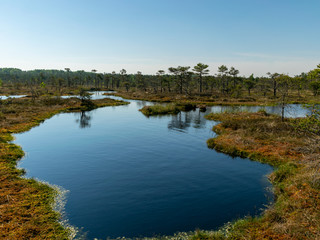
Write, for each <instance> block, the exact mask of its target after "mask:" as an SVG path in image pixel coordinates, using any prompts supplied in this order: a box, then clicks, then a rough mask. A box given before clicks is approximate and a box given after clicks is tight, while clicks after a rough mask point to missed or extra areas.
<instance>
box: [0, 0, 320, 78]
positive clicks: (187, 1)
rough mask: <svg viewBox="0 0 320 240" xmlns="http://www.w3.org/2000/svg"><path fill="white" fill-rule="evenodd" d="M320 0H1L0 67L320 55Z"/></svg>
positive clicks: (254, 66) (245, 71)
mask: <svg viewBox="0 0 320 240" xmlns="http://www.w3.org/2000/svg"><path fill="white" fill-rule="evenodd" d="M319 10H320V1H319V0H308V1H302V0H104V1H103V0H90V1H89V0H86V1H85V0H0V67H17V68H21V69H26V70H27V69H64V68H65V67H69V68H71V70H82V69H83V70H87V71H90V70H91V69H97V70H98V72H112V71H116V72H119V70H120V69H122V68H125V69H127V71H128V72H129V73H135V72H137V71H142V72H143V73H149V74H154V73H155V72H156V71H157V70H159V69H164V70H167V69H168V68H169V67H175V66H178V65H181V66H194V65H196V64H197V63H198V62H202V63H206V64H208V65H209V66H210V71H211V73H212V74H214V73H216V70H217V68H218V66H220V65H222V64H225V65H227V66H228V67H231V66H234V67H235V68H237V69H239V70H240V75H247V76H248V75H250V74H251V73H254V74H255V75H256V76H262V75H265V74H266V73H267V72H279V73H288V74H290V75H295V74H299V73H301V72H304V71H309V70H311V69H313V68H315V67H316V65H317V64H319V63H320V44H319V42H320V41H319V39H320V31H319V23H320V14H319Z"/></svg>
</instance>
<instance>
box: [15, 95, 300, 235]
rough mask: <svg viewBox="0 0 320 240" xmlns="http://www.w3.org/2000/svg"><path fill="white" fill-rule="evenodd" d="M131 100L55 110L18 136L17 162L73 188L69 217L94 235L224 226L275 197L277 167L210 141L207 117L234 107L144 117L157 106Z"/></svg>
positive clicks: (34, 173)
mask: <svg viewBox="0 0 320 240" xmlns="http://www.w3.org/2000/svg"><path fill="white" fill-rule="evenodd" d="M93 97H94V98H99V97H104V96H103V95H102V93H101V92H99V93H97V94H96V95H94V96H93ZM114 98H117V97H114ZM128 101H130V104H129V105H126V106H117V107H105V108H99V109H96V110H94V111H91V112H83V113H62V114H58V115H55V116H54V117H52V118H51V119H49V120H46V121H45V122H44V123H43V124H41V125H40V126H39V127H35V128H33V129H31V130H30V131H28V132H25V133H22V134H16V135H15V137H16V140H15V143H17V144H19V145H21V146H22V148H23V150H24V151H25V152H26V157H24V158H23V160H22V161H21V162H20V164H19V167H22V168H25V169H26V170H27V177H35V178H37V179H40V180H43V181H46V182H49V183H51V184H55V185H58V186H61V187H63V188H64V189H67V190H69V193H68V195H67V202H66V206H65V212H66V217H67V219H68V220H69V222H70V224H71V225H74V226H76V227H79V228H83V232H86V233H87V238H88V239H93V238H99V239H106V238H107V237H111V238H116V237H121V236H126V237H139V236H154V235H168V234H173V233H175V232H178V231H193V230H195V229H197V228H200V229H207V230H209V229H217V228H218V227H220V226H222V225H223V224H224V223H226V222H228V221H231V220H234V219H236V218H239V217H243V216H246V215H248V214H250V215H255V214H259V213H261V209H263V208H264V206H265V204H268V203H269V202H270V201H272V194H270V192H269V191H268V190H267V188H268V187H270V183H269V182H268V180H267V175H268V174H269V173H271V171H272V168H271V167H270V166H268V165H265V164H261V163H258V162H254V161H250V160H248V159H241V158H232V157H230V156H228V155H225V154H222V153H218V152H216V151H215V150H211V149H208V148H207V145H206V140H207V139H209V138H211V137H214V136H215V134H214V133H213V132H212V130H211V129H212V127H213V125H214V124H216V123H215V122H213V121H207V120H206V119H205V118H204V115H206V114H208V113H210V112H217V111H224V110H227V109H229V110H230V109H231V108H230V107H221V106H217V107H211V108H208V110H207V112H205V113H202V112H199V111H198V110H196V111H191V112H182V113H180V114H178V115H174V116H161V117H149V118H147V117H145V116H144V115H143V114H142V113H141V112H139V111H138V109H140V108H142V107H143V106H145V105H150V104H152V103H150V102H145V101H134V100H128ZM242 108H246V109H247V110H248V111H256V110H258V108H257V107H242ZM266 110H267V111H269V112H270V111H277V109H276V108H272V107H267V108H266ZM295 112H296V113H297V114H298V115H303V114H305V112H303V110H301V109H298V111H296V110H295Z"/></svg>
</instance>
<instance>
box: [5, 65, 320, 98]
mask: <svg viewBox="0 0 320 240" xmlns="http://www.w3.org/2000/svg"><path fill="white" fill-rule="evenodd" d="M208 67H209V66H208V65H206V64H203V63H198V64H197V65H195V66H194V67H192V68H191V67H190V66H178V67H170V68H168V70H167V71H165V70H159V71H157V72H156V73H155V74H154V75H150V74H142V72H140V71H138V72H137V73H136V74H127V71H126V70H125V69H122V70H120V71H119V72H112V73H98V71H97V70H95V69H93V70H92V71H91V72H86V71H83V70H80V71H72V70H71V69H70V68H65V69H64V70H41V69H39V70H31V71H22V70H20V69H17V68H0V85H1V84H2V83H4V84H11V85H12V86H13V87H15V88H17V89H19V88H21V87H29V88H30V90H31V91H33V89H35V88H43V89H48V88H51V89H52V88H53V89H55V90H56V91H57V92H61V90H62V89H64V88H70V87H85V88H95V89H110V90H119V89H123V90H125V91H143V92H149V93H174V94H185V95H194V94H198V95H214V94H218V95H225V96H230V97H241V96H243V95H246V96H250V95H251V94H252V92H253V91H254V93H255V94H256V95H261V96H267V95H268V96H270V95H271V96H273V97H275V98H276V97H278V96H283V91H289V90H293V91H296V92H297V94H298V95H300V93H301V91H304V90H310V91H312V93H313V95H315V96H316V95H319V94H320V64H319V65H318V66H317V67H316V68H315V69H313V70H311V71H310V72H308V73H301V74H300V75H296V76H294V77H290V76H288V75H286V74H279V73H270V72H269V73H267V77H255V76H254V75H253V74H252V75H251V76H249V77H244V76H240V72H239V70H237V69H236V68H234V67H230V68H229V67H227V66H226V65H221V66H219V67H218V69H217V74H210V72H209V69H208Z"/></svg>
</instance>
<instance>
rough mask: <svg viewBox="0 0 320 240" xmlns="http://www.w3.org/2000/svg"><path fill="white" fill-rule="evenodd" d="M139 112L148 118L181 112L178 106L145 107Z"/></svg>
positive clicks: (158, 105)
mask: <svg viewBox="0 0 320 240" xmlns="http://www.w3.org/2000/svg"><path fill="white" fill-rule="evenodd" d="M139 111H141V112H142V113H143V114H144V115H146V116H153V115H164V114H177V113H179V112H180V111H181V110H180V108H179V107H178V106H177V105H176V104H167V105H160V104H157V105H152V106H144V107H143V108H141V109H140V110H139Z"/></svg>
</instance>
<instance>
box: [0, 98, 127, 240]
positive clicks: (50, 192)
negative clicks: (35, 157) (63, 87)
mask: <svg viewBox="0 0 320 240" xmlns="http://www.w3.org/2000/svg"><path fill="white" fill-rule="evenodd" d="M93 102H94V104H95V107H102V106H116V105H122V104H127V103H126V102H122V101H115V100H111V99H102V100H97V101H96V100H93ZM82 109H83V108H82V106H81V102H80V100H78V99H74V98H72V99H59V100H57V99H55V98H54V97H53V99H51V98H50V99H48V98H47V97H46V98H43V97H40V98H37V99H34V100H32V99H28V98H25V99H8V100H3V101H1V105H0V113H1V114H3V115H4V116H5V117H4V118H0V239H59V240H60V239H73V238H74V237H75V235H76V233H77V230H76V229H75V228H73V227H72V226H70V225H69V224H68V222H66V221H65V220H63V218H62V213H63V211H61V209H63V203H64V201H63V196H65V195H64V191H62V190H61V189H58V188H57V187H53V186H51V185H48V184H47V183H42V182H39V181H37V180H35V179H27V178H24V177H23V176H24V173H25V171H24V170H23V169H18V168H17V161H18V160H19V159H21V158H22V157H23V156H24V152H23V150H22V149H21V147H20V146H18V145H15V144H13V143H11V141H12V140H13V136H12V133H19V132H24V131H27V130H29V129H30V128H32V127H34V126H37V125H39V124H41V122H43V121H44V120H45V119H47V118H50V117H52V116H53V115H54V114H57V113H60V112H64V111H81V110H82ZM58 210H59V211H58Z"/></svg>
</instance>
